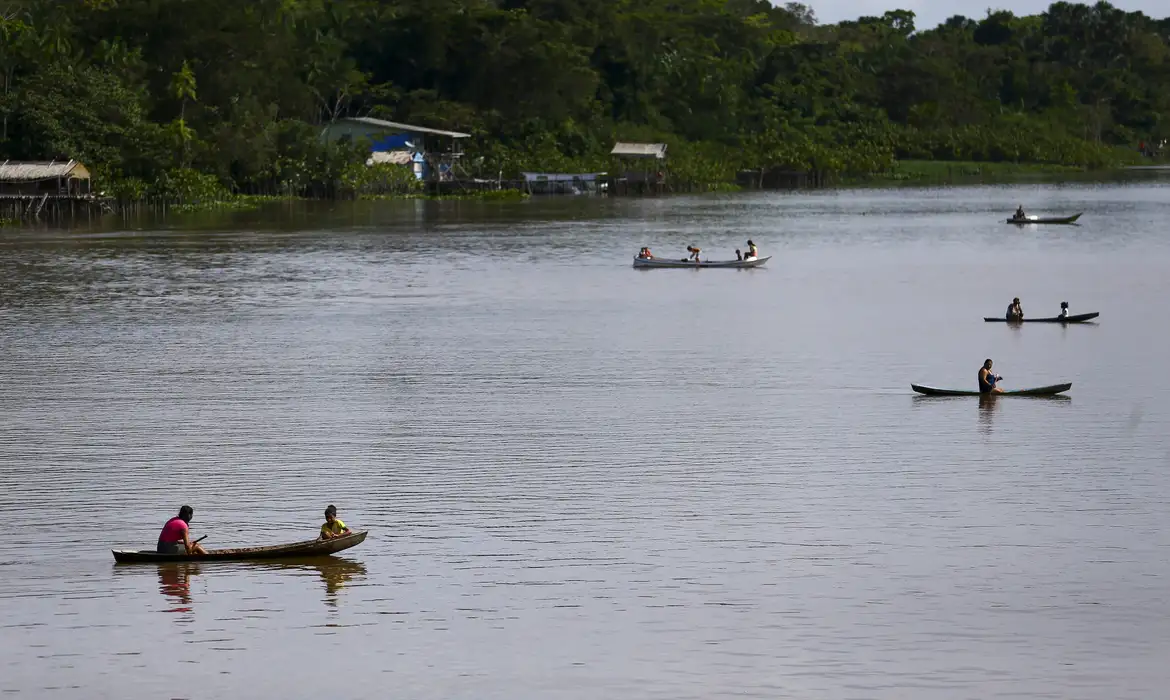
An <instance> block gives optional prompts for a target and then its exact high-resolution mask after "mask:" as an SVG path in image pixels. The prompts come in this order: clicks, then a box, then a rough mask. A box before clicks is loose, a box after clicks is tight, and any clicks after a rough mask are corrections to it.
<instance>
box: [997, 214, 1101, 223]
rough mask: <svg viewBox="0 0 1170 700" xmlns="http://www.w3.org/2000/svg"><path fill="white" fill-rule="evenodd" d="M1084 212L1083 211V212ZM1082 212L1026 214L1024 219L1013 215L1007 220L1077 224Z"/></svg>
mask: <svg viewBox="0 0 1170 700" xmlns="http://www.w3.org/2000/svg"><path fill="white" fill-rule="evenodd" d="M1083 213H1084V212H1081V214H1083ZM1081 214H1073V215H1072V216H1047V217H1045V216H1026V217H1024V218H1023V219H1017V218H1016V217H1014V216H1013V217H1012V218H1010V219H1008V220H1007V222H1008V223H1009V224H1019V225H1023V224H1075V223H1076V222H1077V219H1079V218H1081Z"/></svg>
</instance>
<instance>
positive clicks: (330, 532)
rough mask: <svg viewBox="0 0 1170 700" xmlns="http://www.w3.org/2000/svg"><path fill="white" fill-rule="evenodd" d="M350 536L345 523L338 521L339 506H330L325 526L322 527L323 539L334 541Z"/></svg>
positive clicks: (326, 510) (326, 512)
mask: <svg viewBox="0 0 1170 700" xmlns="http://www.w3.org/2000/svg"><path fill="white" fill-rule="evenodd" d="M348 534H350V531H349V528H348V527H346V526H345V523H343V522H341V521H340V520H338V519H337V506H335V505H333V504H329V506H328V507H327V508H326V509H325V524H324V525H322V526H321V539H323V540H332V539H335V538H338V537H345V536H346V535H348Z"/></svg>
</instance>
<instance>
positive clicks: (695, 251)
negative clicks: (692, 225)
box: [684, 245, 702, 262]
mask: <svg viewBox="0 0 1170 700" xmlns="http://www.w3.org/2000/svg"><path fill="white" fill-rule="evenodd" d="M687 252H688V253H690V254H691V256H690V257H689V258H687V260H688V261H689V260H694V261H695V262H699V253H700V252H702V251H700V250H699V249H698V248H696V247H694V246H693V245H689V246H687ZM684 262H685V261H684Z"/></svg>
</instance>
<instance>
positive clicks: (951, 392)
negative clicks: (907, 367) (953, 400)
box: [910, 383, 1072, 396]
mask: <svg viewBox="0 0 1170 700" xmlns="http://www.w3.org/2000/svg"><path fill="white" fill-rule="evenodd" d="M910 388H911V389H913V390H914V391H917V392H918V393H919V394H926V395H927V396H1056V395H1057V394H1060V393H1063V392H1066V391H1068V390H1069V389H1071V388H1072V384H1071V383H1070V384H1053V385H1052V386H1040V387H1036V388H1035V389H1018V390H1016V391H1001V392H998V393H993V394H981V393H979V392H978V391H962V390H960V389H935V388H934V387H930V386H919V385H917V384H911V385H910Z"/></svg>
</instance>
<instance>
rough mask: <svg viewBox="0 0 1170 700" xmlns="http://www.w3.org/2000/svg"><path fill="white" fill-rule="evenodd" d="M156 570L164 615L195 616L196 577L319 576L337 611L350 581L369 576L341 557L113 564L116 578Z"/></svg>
mask: <svg viewBox="0 0 1170 700" xmlns="http://www.w3.org/2000/svg"><path fill="white" fill-rule="evenodd" d="M152 567H153V568H154V569H155V570H156V572H157V574H158V590H159V592H160V593H162V594H163V598H164V600H165V601H166V604H167V607H166V608H164V610H163V612H169V613H193V612H194V609H195V608H194V606H195V600H194V598H193V597H192V595H191V580H192V578H193V577H195V576H206V577H215V576H224V577H231V576H239V575H241V574H244V575H249V574H251V575H256V574H257V573H258V572H271V573H274V574H291V575H292V576H313V575H316V576H319V577H320V579H321V582H322V583H323V584H324V585H325V605H326V606H328V607H330V608H336V607H337V604H338V600H339V597H340V593H341V590H342V589H343V588H345V587H346V586H347V585H349V584H350V583H351V582H353V581H355V580H357V581H360V580H362V579H364V578H365V576H366V565H365V564H362V563H361V562H357V561H354V560H352V559H344V558H342V557H336V556H333V557H306V558H296V559H271V560H266V561H265V560H258V561H236V562H177V563H173V564H148V565H145V566H144V565H142V564H114V572H115V574H116V575H119V576H122V575H125V576H132V575H135V574H144V573H147V570H149V569H150V568H152Z"/></svg>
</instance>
